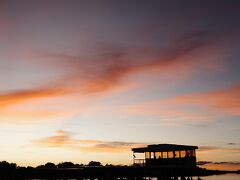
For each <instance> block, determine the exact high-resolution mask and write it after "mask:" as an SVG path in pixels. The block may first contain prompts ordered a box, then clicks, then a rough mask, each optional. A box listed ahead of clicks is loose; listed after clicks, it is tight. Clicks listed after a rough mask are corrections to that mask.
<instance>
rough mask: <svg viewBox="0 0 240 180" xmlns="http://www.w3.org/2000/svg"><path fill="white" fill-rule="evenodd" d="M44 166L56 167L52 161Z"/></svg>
mask: <svg viewBox="0 0 240 180" xmlns="http://www.w3.org/2000/svg"><path fill="white" fill-rule="evenodd" d="M44 167H45V168H56V167H57V166H56V165H55V164H54V163H51V162H48V163H46V164H45V165H44Z"/></svg>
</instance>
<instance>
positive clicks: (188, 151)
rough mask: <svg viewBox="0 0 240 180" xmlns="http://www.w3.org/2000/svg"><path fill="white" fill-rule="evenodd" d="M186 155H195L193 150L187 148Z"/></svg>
mask: <svg viewBox="0 0 240 180" xmlns="http://www.w3.org/2000/svg"><path fill="white" fill-rule="evenodd" d="M186 156H189V157H195V151H194V150H187V154H186Z"/></svg>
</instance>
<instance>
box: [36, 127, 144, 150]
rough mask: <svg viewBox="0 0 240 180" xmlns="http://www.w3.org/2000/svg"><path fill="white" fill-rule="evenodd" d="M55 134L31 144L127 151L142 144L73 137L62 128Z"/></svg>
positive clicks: (75, 148)
mask: <svg viewBox="0 0 240 180" xmlns="http://www.w3.org/2000/svg"><path fill="white" fill-rule="evenodd" d="M55 133H56V135H53V136H49V137H46V138H42V139H38V140H33V141H32V142H33V144H35V145H39V146H45V147H58V148H68V149H72V150H78V151H81V152H111V153H119V152H128V151H130V150H131V148H133V147H138V146H144V145H145V144H143V143H136V142H124V141H102V140H96V139H79V138H74V137H73V134H72V133H70V132H67V131H63V130H57V131H56V132H55Z"/></svg>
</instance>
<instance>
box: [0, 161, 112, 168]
mask: <svg viewBox="0 0 240 180" xmlns="http://www.w3.org/2000/svg"><path fill="white" fill-rule="evenodd" d="M83 166H84V167H85V166H103V165H102V163H101V162H99V161H90V162H89V163H88V164H75V163H73V162H61V163H58V164H54V163H52V162H47V163H46V164H43V165H39V166H37V167H36V168H37V169H52V168H78V167H83ZM105 166H113V165H112V164H106V165H105ZM21 168H29V169H31V168H34V167H31V166H27V167H22V166H18V165H17V164H16V163H9V162H7V161H0V170H14V169H21Z"/></svg>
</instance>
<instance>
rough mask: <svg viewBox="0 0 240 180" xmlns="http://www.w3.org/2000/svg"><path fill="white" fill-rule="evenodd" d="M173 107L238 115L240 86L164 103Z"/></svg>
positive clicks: (180, 97) (181, 97)
mask: <svg viewBox="0 0 240 180" xmlns="http://www.w3.org/2000/svg"><path fill="white" fill-rule="evenodd" d="M164 103H166V104H173V105H201V106H206V107H208V108H211V109H212V110H217V111H219V112H223V113H227V114H230V115H240V112H239V109H240V85H236V86H233V87H229V88H226V89H222V90H216V91H210V92H206V93H197V94H192V95H186V96H179V97H175V98H171V99H167V100H165V101H164Z"/></svg>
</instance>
